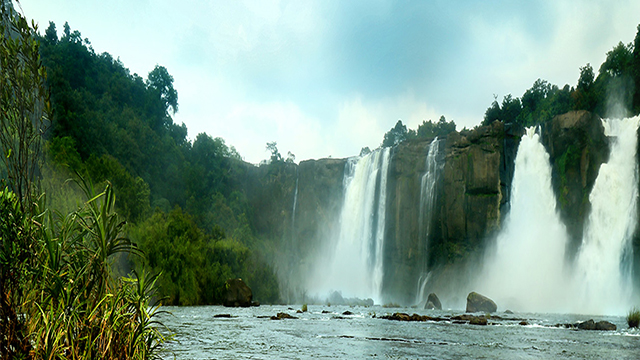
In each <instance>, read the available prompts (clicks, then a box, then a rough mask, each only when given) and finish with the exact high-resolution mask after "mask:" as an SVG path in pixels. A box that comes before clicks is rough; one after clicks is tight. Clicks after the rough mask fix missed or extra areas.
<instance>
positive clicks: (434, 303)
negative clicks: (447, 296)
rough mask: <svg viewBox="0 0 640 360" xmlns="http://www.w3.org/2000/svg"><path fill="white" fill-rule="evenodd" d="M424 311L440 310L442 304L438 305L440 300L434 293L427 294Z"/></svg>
mask: <svg viewBox="0 0 640 360" xmlns="http://www.w3.org/2000/svg"><path fill="white" fill-rule="evenodd" d="M424 308H425V309H437V310H442V304H441V303H440V299H438V295H436V294H435V293H431V294H429V296H428V297H427V303H426V304H425V306H424Z"/></svg>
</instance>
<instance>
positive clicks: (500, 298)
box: [478, 128, 570, 312]
mask: <svg viewBox="0 0 640 360" xmlns="http://www.w3.org/2000/svg"><path fill="white" fill-rule="evenodd" d="M512 190H513V192H512V198H511V211H510V213H509V214H508V215H507V218H506V220H505V226H504V228H503V231H502V232H501V233H500V234H499V235H498V238H497V241H496V244H495V249H493V250H494V251H488V253H487V258H486V259H485V262H484V264H485V269H484V271H483V272H482V274H481V275H480V278H479V282H478V285H479V289H478V290H479V292H481V293H483V294H485V295H487V296H489V297H491V298H492V299H494V300H495V301H496V303H497V304H498V306H499V307H500V308H501V309H502V310H505V309H508V308H510V309H513V310H516V311H538V312H559V311H566V310H568V309H565V308H564V306H566V305H567V303H568V302H567V299H568V296H569V295H570V294H569V293H568V291H567V284H568V283H567V276H566V275H565V269H564V259H565V254H564V252H565V245H566V242H567V232H566V228H565V226H564V224H563V223H562V222H561V220H560V218H559V217H558V214H557V213H556V199H555V195H554V193H553V189H552V187H551V166H550V163H549V155H548V154H547V152H546V150H545V148H544V146H543V145H542V144H541V143H540V136H539V134H537V133H536V131H535V129H533V128H529V129H527V131H526V134H525V135H524V136H523V137H522V139H521V141H520V146H519V148H518V153H517V156H516V160H515V173H514V177H513V184H512Z"/></svg>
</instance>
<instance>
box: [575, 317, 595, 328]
mask: <svg viewBox="0 0 640 360" xmlns="http://www.w3.org/2000/svg"><path fill="white" fill-rule="evenodd" d="M578 329H580V330H595V329H596V323H595V322H594V321H593V319H589V320H587V321H583V322H581V323H578Z"/></svg>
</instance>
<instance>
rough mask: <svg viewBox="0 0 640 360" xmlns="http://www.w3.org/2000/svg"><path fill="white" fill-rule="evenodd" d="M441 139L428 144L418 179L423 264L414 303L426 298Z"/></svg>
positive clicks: (419, 233)
mask: <svg viewBox="0 0 640 360" xmlns="http://www.w3.org/2000/svg"><path fill="white" fill-rule="evenodd" d="M440 144H441V141H440V140H438V138H437V137H436V138H435V139H433V141H432V142H431V144H430V145H429V152H428V153H427V160H426V167H425V168H426V170H425V172H424V174H423V175H422V178H421V179H420V208H419V213H418V216H419V217H418V236H419V237H420V238H419V241H420V244H421V248H422V249H423V251H424V254H423V259H424V262H423V265H422V269H421V271H420V277H419V278H418V284H417V291H416V300H415V303H416V304H421V303H422V302H424V301H425V299H426V294H425V288H426V285H427V283H428V281H429V278H430V276H429V272H428V270H429V269H428V268H427V259H428V251H427V249H428V246H429V235H430V234H431V226H432V222H433V220H432V218H433V216H432V213H433V207H434V204H435V198H436V185H437V183H438V181H437V180H438V177H439V176H440V174H441V172H442V169H443V168H444V162H443V161H439V159H438V155H439V154H440Z"/></svg>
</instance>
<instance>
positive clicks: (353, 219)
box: [310, 148, 390, 303]
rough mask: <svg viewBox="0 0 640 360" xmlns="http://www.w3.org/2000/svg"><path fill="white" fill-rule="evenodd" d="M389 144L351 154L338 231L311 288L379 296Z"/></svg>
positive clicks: (326, 291) (345, 294) (367, 296)
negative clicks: (326, 258) (381, 147)
mask: <svg viewBox="0 0 640 360" xmlns="http://www.w3.org/2000/svg"><path fill="white" fill-rule="evenodd" d="M389 160H390V149H389V148H385V149H378V150H375V151H373V152H372V153H370V154H368V155H365V156H362V157H357V158H351V159H348V160H347V163H346V165H345V171H344V180H343V186H344V200H343V204H342V209H341V212H340V218H339V219H340V224H339V234H338V235H337V241H335V242H334V244H335V247H334V249H333V251H332V255H331V258H330V259H329V260H327V261H325V262H324V264H321V269H319V270H320V274H318V276H317V277H318V279H316V280H314V284H313V285H311V286H310V288H311V289H310V290H312V291H314V292H316V293H317V294H318V295H321V296H322V295H327V294H330V293H331V292H333V291H339V292H341V293H342V295H343V296H345V297H358V298H361V299H365V298H372V299H373V300H374V301H375V302H377V303H379V302H380V295H381V289H382V278H383V274H384V267H383V265H384V264H383V248H384V233H385V214H386V199H387V174H388V171H389Z"/></svg>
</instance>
